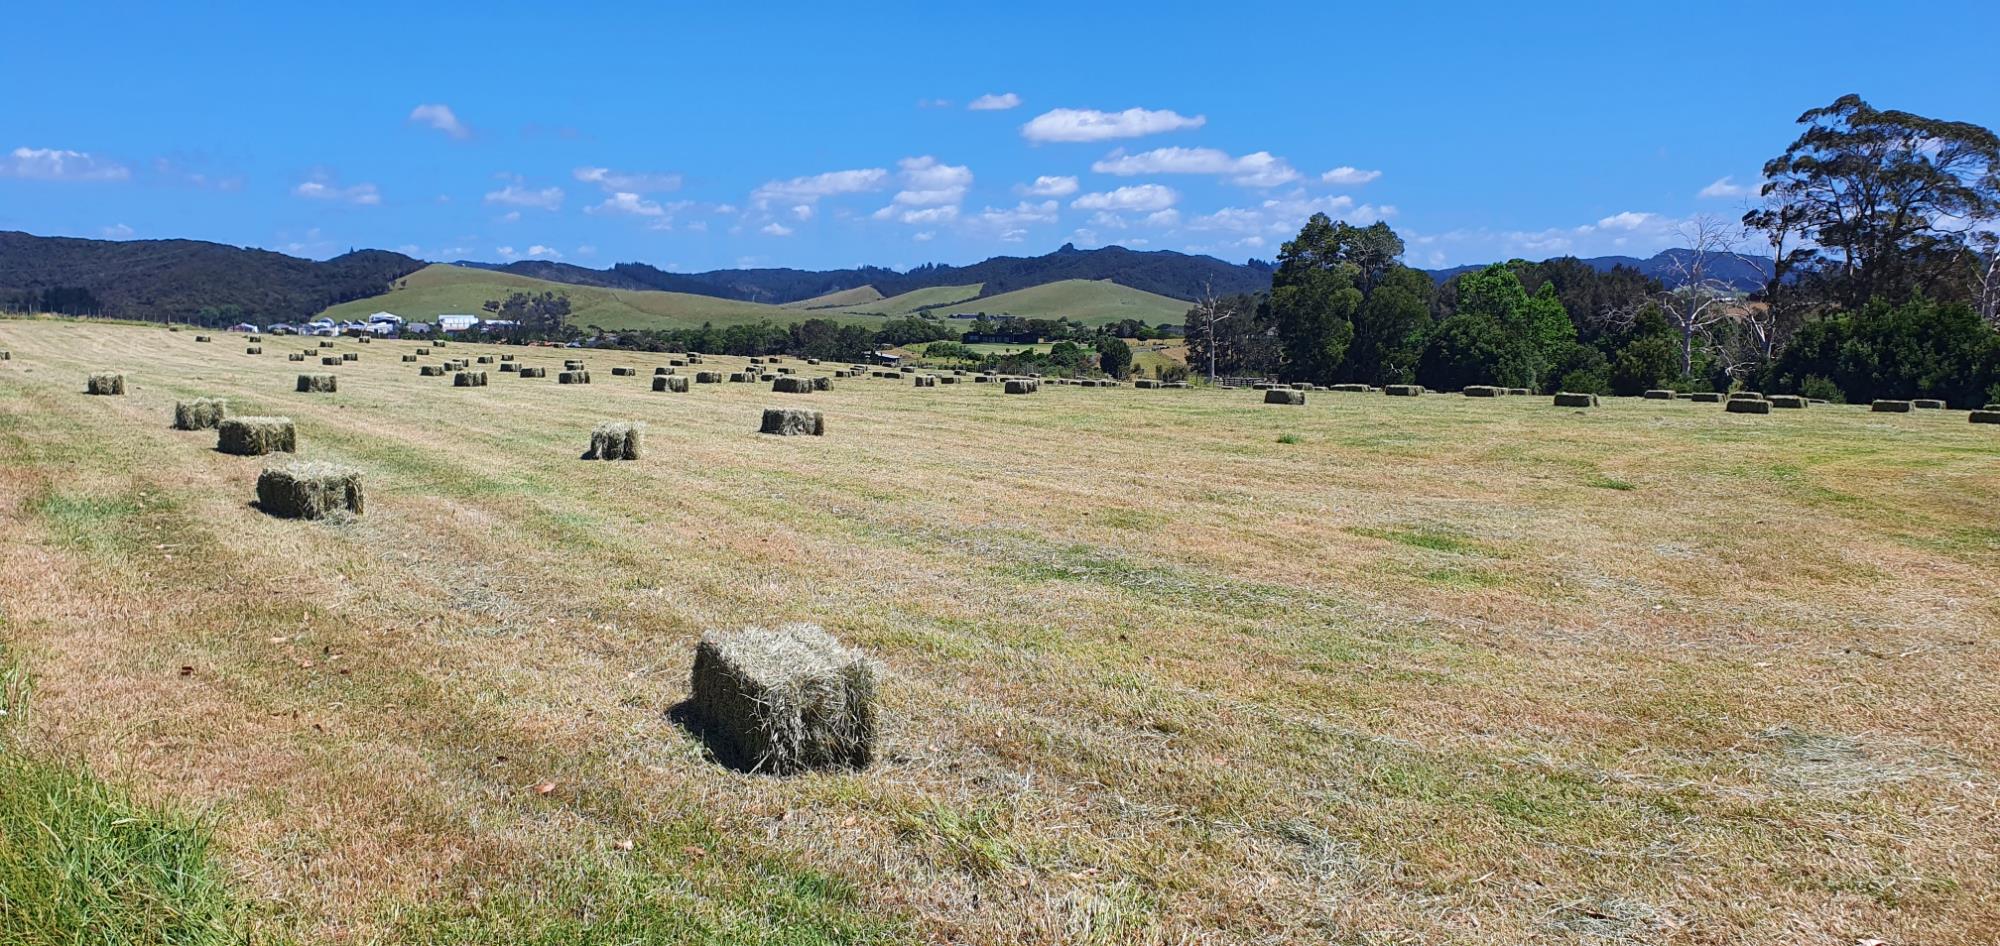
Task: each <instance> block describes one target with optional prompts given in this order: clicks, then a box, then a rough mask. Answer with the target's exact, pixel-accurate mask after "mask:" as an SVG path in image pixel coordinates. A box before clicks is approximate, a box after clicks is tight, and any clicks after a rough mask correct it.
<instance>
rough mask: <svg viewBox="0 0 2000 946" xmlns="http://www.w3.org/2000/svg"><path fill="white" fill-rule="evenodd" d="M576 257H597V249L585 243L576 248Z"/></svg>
mask: <svg viewBox="0 0 2000 946" xmlns="http://www.w3.org/2000/svg"><path fill="white" fill-rule="evenodd" d="M576 255H578V256H596V255H597V247H594V246H592V245H590V244H588V243H585V244H583V245H582V246H579V247H577V248H576Z"/></svg>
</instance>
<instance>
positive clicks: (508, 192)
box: [486, 178, 563, 210]
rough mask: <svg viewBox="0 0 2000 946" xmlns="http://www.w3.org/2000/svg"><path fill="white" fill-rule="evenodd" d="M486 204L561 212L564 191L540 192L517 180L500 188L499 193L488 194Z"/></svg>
mask: <svg viewBox="0 0 2000 946" xmlns="http://www.w3.org/2000/svg"><path fill="white" fill-rule="evenodd" d="M486 202H487V203H489V204H506V205H508V206H510V207H532V208H534V209H536V210H560V209H561V208H562V202H563V189H562V188H560V187H544V188H542V189H540V190H535V189H533V188H529V187H525V186H523V185H522V184H521V182H520V180H519V179H518V178H517V179H515V181H514V183H511V184H508V185H507V186H506V187H503V188H500V189H499V190H497V191H489V192H487V194H486Z"/></svg>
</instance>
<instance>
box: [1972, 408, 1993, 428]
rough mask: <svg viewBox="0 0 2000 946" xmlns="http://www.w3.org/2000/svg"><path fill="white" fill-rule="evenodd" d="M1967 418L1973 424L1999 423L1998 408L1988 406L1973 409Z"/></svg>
mask: <svg viewBox="0 0 2000 946" xmlns="http://www.w3.org/2000/svg"><path fill="white" fill-rule="evenodd" d="M1968 419H1969V420H1971V421H1972V423H1975V424H2000V410H1994V409H1993V408H1990V407H1989V408H1987V409H1985V410H1983V411H1973V412H1972V415H1971V417H1970V418H1968Z"/></svg>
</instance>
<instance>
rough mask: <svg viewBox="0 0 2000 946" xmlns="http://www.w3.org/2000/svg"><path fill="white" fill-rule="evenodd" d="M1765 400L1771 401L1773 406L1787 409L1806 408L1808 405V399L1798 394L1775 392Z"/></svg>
mask: <svg viewBox="0 0 2000 946" xmlns="http://www.w3.org/2000/svg"><path fill="white" fill-rule="evenodd" d="M1765 400H1767V401H1769V402H1771V406H1772V407H1777V408H1784V409H1787V410H1795V411H1796V410H1804V409H1805V406H1806V399H1805V398H1803V397H1800V396H1798V395H1796V394H1773V395H1771V396H1770V397H1767V398H1765Z"/></svg>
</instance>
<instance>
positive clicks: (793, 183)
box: [717, 168, 889, 213]
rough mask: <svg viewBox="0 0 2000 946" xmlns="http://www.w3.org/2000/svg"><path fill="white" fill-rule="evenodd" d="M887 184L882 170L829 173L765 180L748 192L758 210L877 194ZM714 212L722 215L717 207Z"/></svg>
mask: <svg viewBox="0 0 2000 946" xmlns="http://www.w3.org/2000/svg"><path fill="white" fill-rule="evenodd" d="M888 182H889V172H888V171H885V170H883V169H881V168H859V169H856V170H852V171H828V172H826V173H825V174H815V175H812V176H811V177H795V178H792V179H791V180H789V181H767V182H765V183H764V184H763V185H762V186H760V187H758V188H757V189H756V190H754V191H751V192H750V199H751V201H752V202H754V203H755V204H756V205H757V206H759V207H765V206H769V205H770V204H771V203H772V202H773V201H776V202H779V203H786V204H799V203H806V204H809V203H812V202H814V201H817V200H819V199H820V198H822V197H833V196H836V195H839V194H859V193H865V192H867V191H878V190H881V189H882V188H883V186H884V185H886V184H888ZM732 209H733V208H732ZM717 212H718V213H719V212H721V210H720V208H718V210H717Z"/></svg>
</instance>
